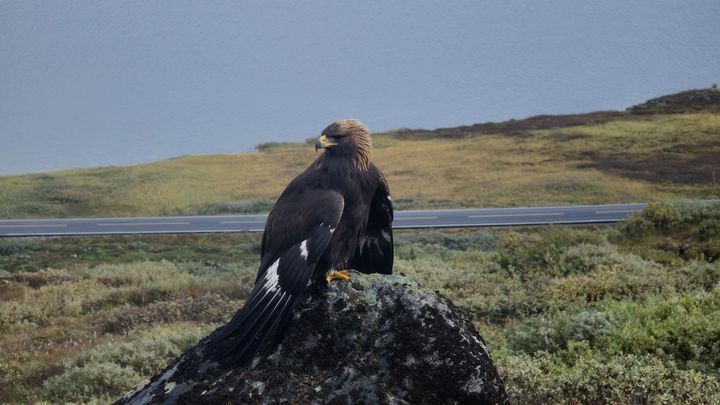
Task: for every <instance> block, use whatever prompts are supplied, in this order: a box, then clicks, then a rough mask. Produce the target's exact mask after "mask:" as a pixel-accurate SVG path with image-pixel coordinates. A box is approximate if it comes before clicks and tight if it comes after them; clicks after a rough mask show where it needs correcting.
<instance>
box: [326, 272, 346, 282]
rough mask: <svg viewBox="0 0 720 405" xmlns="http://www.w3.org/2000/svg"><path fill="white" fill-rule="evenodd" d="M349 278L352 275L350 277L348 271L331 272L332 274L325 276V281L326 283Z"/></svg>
mask: <svg viewBox="0 0 720 405" xmlns="http://www.w3.org/2000/svg"><path fill="white" fill-rule="evenodd" d="M351 278H352V275H350V272H349V271H348V270H337V271H333V272H332V273H330V274H328V275H327V276H325V280H327V282H328V283H329V282H331V281H333V280H350V279H351Z"/></svg>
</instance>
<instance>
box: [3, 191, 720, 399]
mask: <svg viewBox="0 0 720 405" xmlns="http://www.w3.org/2000/svg"><path fill="white" fill-rule="evenodd" d="M259 242H260V240H259V235H258V234H238V235H228V234H221V235H202V236H197V235H196V236H193V235H166V236H161V235H149V236H112V237H92V238H70V239H60V238H34V239H3V240H0V266H1V268H3V269H5V270H4V271H2V273H0V341H1V342H2V345H3V350H2V351H0V397H1V398H3V400H4V401H8V402H19V403H27V402H34V401H47V402H50V403H57V402H66V401H80V402H107V401H110V400H113V399H116V398H118V397H119V396H120V395H122V394H123V393H125V392H126V391H128V390H130V389H131V388H132V387H133V386H134V385H136V384H138V383H141V382H142V381H143V380H144V379H146V378H148V377H149V376H152V375H153V374H154V373H156V372H157V371H159V370H160V369H162V368H163V367H164V366H165V365H166V364H167V362H169V361H170V360H172V359H173V358H174V356H177V355H178V354H179V353H181V352H182V351H183V350H184V349H186V348H188V347H189V346H191V345H193V344H194V343H196V342H197V341H198V340H199V339H200V338H202V337H203V336H204V335H206V334H207V333H209V332H210V331H211V330H213V328H215V327H217V326H219V325H220V324H221V323H222V322H224V321H226V320H227V319H229V318H230V317H231V316H232V314H233V313H234V311H235V310H236V309H237V308H239V307H240V306H241V305H242V302H243V299H244V298H245V297H246V296H247V294H248V292H249V290H250V285H251V283H252V282H253V280H254V275H255V271H256V261H257V257H258V253H259V252H258V250H259ZM396 249H397V258H396V263H395V265H396V272H398V273H404V274H406V275H408V276H409V277H411V278H413V279H415V280H417V281H418V282H419V283H420V284H421V285H422V286H423V287H425V288H427V289H431V290H437V291H439V292H440V293H442V294H444V295H446V296H448V297H449V298H450V299H451V300H452V301H453V302H454V303H455V304H456V305H458V306H459V307H460V308H461V309H462V310H463V311H464V312H465V313H466V314H467V315H468V317H469V318H470V319H471V320H472V321H473V323H474V324H475V326H476V327H477V328H478V330H479V331H480V333H481V334H482V335H483V336H484V337H485V339H486V340H487V342H488V344H489V348H490V350H491V353H492V354H493V356H494V361H495V364H496V366H497V368H498V370H499V372H500V373H501V375H502V376H503V378H504V379H505V382H506V386H507V389H508V391H509V393H510V395H511V396H512V398H513V401H514V402H517V403H522V402H530V403H548V402H550V403H562V402H565V403H589V402H602V401H608V402H639V403H648V402H650V403H653V402H668V403H713V402H717V401H720V394H718V393H720V260H718V258H719V257H720V204H715V205H711V206H701V205H696V204H688V203H672V204H670V203H665V204H660V203H659V204H653V205H651V206H650V207H649V208H648V209H647V210H646V211H645V212H644V213H643V214H642V215H639V216H637V217H635V218H633V219H632V220H630V221H627V222H626V223H623V224H618V225H615V226H607V227H542V228H526V229H512V230H510V229H502V230H458V231H451V230H447V231H400V232H397V233H396Z"/></svg>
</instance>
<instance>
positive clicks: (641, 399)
mask: <svg viewBox="0 0 720 405" xmlns="http://www.w3.org/2000/svg"><path fill="white" fill-rule="evenodd" d="M573 349H574V350H576V351H575V354H574V355H575V357H571V359H572V362H571V363H567V362H566V360H567V359H568V358H567V357H565V358H562V357H559V356H553V355H550V354H547V353H544V352H539V353H537V354H536V355H534V356H530V355H527V354H521V355H517V356H514V355H500V356H498V355H496V356H495V358H494V360H495V363H496V365H497V367H498V371H499V372H500V374H501V375H502V376H503V380H504V382H505V386H506V389H507V391H508V394H509V395H510V397H511V398H512V400H513V402H515V403H527V404H548V403H553V404H577V403H587V404H594V403H598V404H601V403H602V404H604V403H623V404H625V403H632V404H651V403H663V404H681V403H682V404H716V403H718V402H720V378H718V375H717V374H702V373H699V372H697V371H695V370H683V369H680V368H678V367H677V366H676V365H675V364H674V363H672V362H663V361H661V360H659V359H657V358H653V357H652V356H636V355H624V356H614V357H604V356H597V357H596V356H593V355H591V354H589V353H588V351H587V346H586V345H584V344H580V345H578V346H575V347H574V348H573Z"/></svg>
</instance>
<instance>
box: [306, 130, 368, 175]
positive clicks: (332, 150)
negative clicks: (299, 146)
mask: <svg viewBox="0 0 720 405" xmlns="http://www.w3.org/2000/svg"><path fill="white" fill-rule="evenodd" d="M318 149H325V153H326V154H328V155H331V156H339V157H347V158H350V159H352V160H353V162H355V164H356V165H357V166H358V168H360V169H362V170H367V167H368V164H369V162H370V152H372V138H370V131H368V129H367V127H366V126H365V125H363V124H362V123H361V122H360V121H358V120H354V119H347V120H342V121H337V122H333V123H332V124H330V125H328V126H327V128H325V129H324V130H323V131H322V135H320V137H319V138H318V140H317V142H315V150H318Z"/></svg>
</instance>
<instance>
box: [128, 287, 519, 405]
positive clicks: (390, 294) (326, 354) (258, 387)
mask: <svg viewBox="0 0 720 405" xmlns="http://www.w3.org/2000/svg"><path fill="white" fill-rule="evenodd" d="M206 342H207V338H206V339H203V340H202V341H201V342H200V343H198V344H197V345H196V346H195V347H193V348H191V349H189V350H187V351H186V352H185V353H184V354H183V355H181V356H180V357H179V358H178V359H177V360H175V361H174V362H173V363H172V364H171V365H170V366H169V367H168V368H166V369H165V370H164V371H162V372H161V373H159V374H158V375H156V376H155V377H154V378H153V379H152V380H151V382H150V383H149V384H148V385H146V386H145V387H144V388H142V389H140V390H138V391H136V392H133V393H130V394H128V395H127V396H126V397H124V398H123V399H121V400H120V401H119V403H123V404H150V403H184V404H195V403H213V404H226V403H258V404H275V403H337V404H346V403H391V404H436V403H445V404H451V403H458V404H464V403H505V402H507V397H506V394H505V389H504V386H503V382H502V380H501V378H500V376H499V375H498V373H497V371H496V370H495V367H494V366H493V363H492V360H491V358H490V355H489V353H488V351H487V348H486V345H485V343H484V341H483V339H482V337H481V336H480V335H479V334H478V332H477V331H476V330H475V328H474V327H473V325H472V324H471V323H470V322H469V321H468V320H467V319H466V317H465V316H464V315H463V314H462V313H461V312H460V311H458V309H457V308H456V307H455V306H454V305H453V304H452V303H451V302H450V301H449V300H447V299H446V298H443V297H442V296H440V295H439V294H437V293H434V292H429V291H425V290H423V289H421V288H419V287H418V285H417V284H416V283H414V282H413V281H411V280H409V279H408V278H406V277H403V276H380V275H359V274H356V275H355V276H354V277H353V279H352V281H350V282H333V283H332V284H331V285H330V286H329V287H322V288H321V287H314V286H311V287H310V292H309V294H308V297H307V299H306V301H305V303H304V304H303V306H302V307H301V308H300V309H299V310H298V311H297V314H296V316H295V318H294V320H293V323H292V325H291V326H290V327H289V328H288V330H287V331H286V333H285V336H284V337H283V339H282V341H281V342H280V344H279V345H273V346H268V347H267V348H266V350H264V352H263V353H260V354H258V355H257V356H256V357H255V358H254V359H253V361H252V363H251V364H250V365H248V366H246V367H236V368H223V367H221V366H219V365H218V364H217V363H213V362H212V361H210V360H209V359H208V358H206V356H205V352H204V351H205V348H206Z"/></svg>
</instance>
